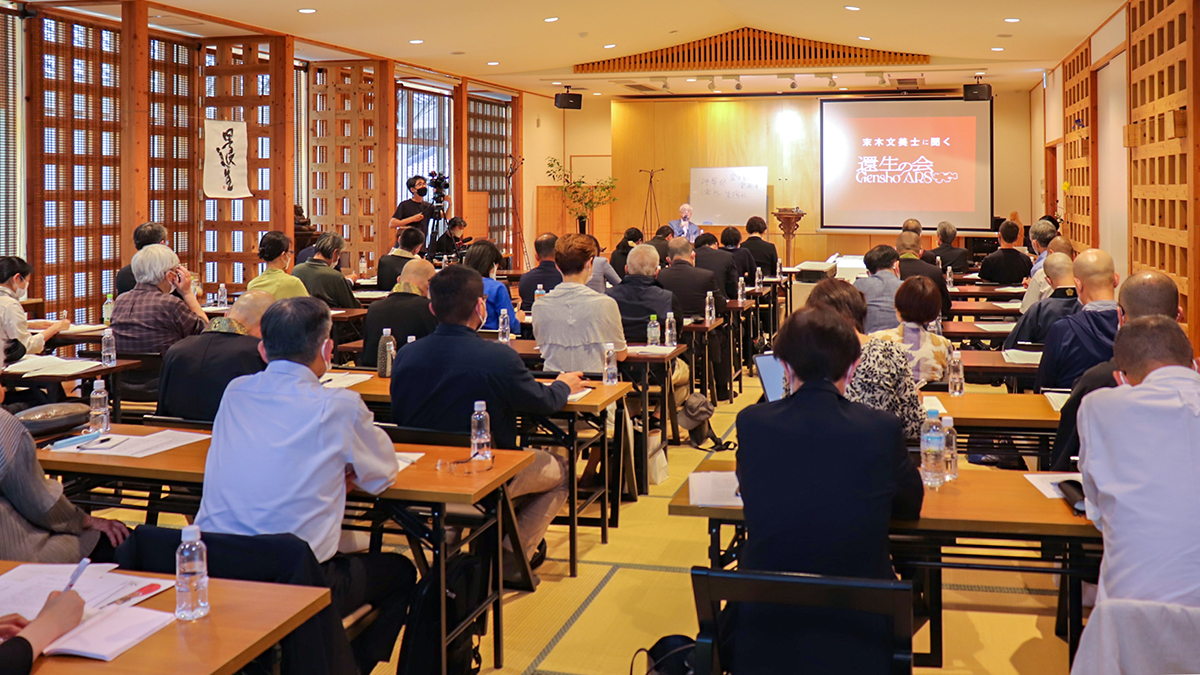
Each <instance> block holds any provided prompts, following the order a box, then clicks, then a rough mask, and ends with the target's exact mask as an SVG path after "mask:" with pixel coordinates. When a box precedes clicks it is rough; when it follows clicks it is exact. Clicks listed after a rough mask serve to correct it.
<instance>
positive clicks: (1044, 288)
mask: <svg viewBox="0 0 1200 675" xmlns="http://www.w3.org/2000/svg"><path fill="white" fill-rule="evenodd" d="M1046 251H1047V252H1049V253H1065V254H1067V255H1069V256H1071V259H1072V260H1073V259H1074V258H1075V247H1073V246H1072V245H1071V240H1070V239H1067V238H1066V237H1063V236H1061V235H1060V236H1057V237H1055V238H1054V239H1051V240H1050V245H1049V246H1047V247H1046ZM1052 293H1054V286H1052V285H1051V284H1050V280H1049V279H1047V278H1046V270H1045V269H1044V267H1039V268H1038V269H1035V270H1033V276H1031V277H1029V278H1028V279H1026V280H1025V296H1024V297H1022V298H1021V313H1022V314H1024V313H1026V312H1028V311H1029V308H1030V307H1033V303H1035V302H1037V301H1038V300H1045V299H1046V298H1048V297H1050V295H1051V294H1052Z"/></svg>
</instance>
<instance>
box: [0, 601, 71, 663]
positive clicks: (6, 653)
mask: <svg viewBox="0 0 1200 675" xmlns="http://www.w3.org/2000/svg"><path fill="white" fill-rule="evenodd" d="M82 618H83V598H82V597H80V596H79V594H78V593H76V592H75V591H67V592H66V593H60V592H58V591H51V593H50V597H49V598H47V599H46V604H45V605H42V610H41V611H40V612H38V615H37V617H36V618H35V619H34V620H33V621H26V620H25V618H24V617H22V616H21V615H20V614H9V615H7V616H0V673H3V675H29V673H30V672H32V671H33V663H34V661H36V660H37V658H38V657H39V656H41V655H42V652H44V651H46V648H47V647H49V646H50V643H51V642H54V641H55V640H57V639H58V638H59V637H60V636H61V635H63V634H64V633H66V632H67V631H69V630H71V629H72V628H74V627H75V626H77V625H79V621H80V620H81V619H82Z"/></svg>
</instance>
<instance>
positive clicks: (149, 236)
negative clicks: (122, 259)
mask: <svg viewBox="0 0 1200 675" xmlns="http://www.w3.org/2000/svg"><path fill="white" fill-rule="evenodd" d="M169 237H170V235H169V234H168V233H167V228H165V227H163V226H162V224H161V223H142V224H141V225H138V226H137V227H136V228H134V230H133V247H134V248H135V249H137V250H138V251H140V250H142V249H144V248H146V247H147V246H149V245H151V244H162V245H164V246H170V244H169V243H167V240H168V238H169ZM136 285H137V279H135V278H134V276H133V265H126V266H124V267H122V268H121V269H119V270H117V276H116V278H115V279H114V280H113V297H114V298H116V297H119V296H120V295H121V294H122V293H128V292H129V291H132V290H133V287H134V286H136Z"/></svg>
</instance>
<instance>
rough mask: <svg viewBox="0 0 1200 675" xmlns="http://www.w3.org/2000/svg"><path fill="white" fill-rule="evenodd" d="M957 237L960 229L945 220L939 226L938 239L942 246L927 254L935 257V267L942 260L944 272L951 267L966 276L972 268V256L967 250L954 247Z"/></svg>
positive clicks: (956, 272)
mask: <svg viewBox="0 0 1200 675" xmlns="http://www.w3.org/2000/svg"><path fill="white" fill-rule="evenodd" d="M957 236H958V228H956V227H954V226H953V225H951V224H950V223H948V222H946V221H944V220H943V221H942V222H940V223H938V226H937V237H938V241H939V242H941V245H940V246H938V247H937V248H935V249H933V250H932V251H927V253H929V254H930V255H932V256H933V259H934V264H935V265H936V264H937V259H938V258H941V259H942V264H941V265H939V267H941V269H942V271H945V269H946V268H947V267H949V268H951V269H953V270H954V272H955V274H966V272H967V270H968V269H969V268H970V267H971V254H970V253H967V249H965V248H959V247H957V246H955V245H954V238H955V237H957ZM922 259H924V258H922Z"/></svg>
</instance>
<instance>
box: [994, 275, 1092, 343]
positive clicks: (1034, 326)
mask: <svg viewBox="0 0 1200 675" xmlns="http://www.w3.org/2000/svg"><path fill="white" fill-rule="evenodd" d="M1043 270H1044V271H1045V273H1046V276H1047V277H1048V278H1049V285H1050V288H1051V293H1050V295H1049V296H1047V297H1046V299H1044V300H1038V301H1037V302H1035V303H1034V304H1033V307H1031V308H1030V309H1029V311H1028V312H1026V313H1025V314H1023V315H1021V319H1020V320H1019V321H1017V327H1016V328H1014V329H1013V330H1012V332H1011V333H1009V334H1008V337H1007V338H1005V339H1004V348H1005V349H1013V348H1014V347H1016V346H1017V343H1018V342H1033V343H1037V344H1041V343H1042V342H1044V341H1045V340H1046V335H1048V334H1049V333H1050V328H1051V327H1053V326H1054V324H1055V323H1058V320H1059V319H1062V318H1064V317H1068V316H1070V315H1072V314H1074V313H1075V312H1078V311H1079V310H1081V309H1083V305H1080V304H1079V292H1078V291H1076V290H1075V273H1074V265H1073V264H1072V263H1071V256H1069V255H1067V254H1065V253H1051V254H1049V255H1048V256H1046V259H1045V260H1044V261H1043V265H1042V270H1039V271H1043Z"/></svg>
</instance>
